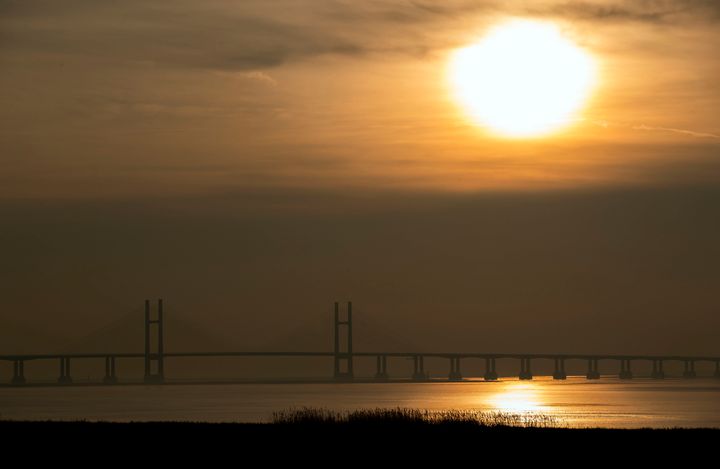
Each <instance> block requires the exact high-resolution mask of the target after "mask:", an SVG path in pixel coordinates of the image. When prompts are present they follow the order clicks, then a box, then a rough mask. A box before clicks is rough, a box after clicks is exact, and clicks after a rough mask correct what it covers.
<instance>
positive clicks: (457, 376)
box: [448, 357, 462, 381]
mask: <svg viewBox="0 0 720 469" xmlns="http://www.w3.org/2000/svg"><path fill="white" fill-rule="evenodd" d="M448 380H449V381H462V373H460V357H450V374H449V375H448Z"/></svg>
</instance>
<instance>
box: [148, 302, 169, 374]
mask: <svg viewBox="0 0 720 469" xmlns="http://www.w3.org/2000/svg"><path fill="white" fill-rule="evenodd" d="M153 325H155V330H156V332H157V339H156V343H155V346H156V347H157V350H156V351H155V352H152V347H151V345H152V343H151V342H152V341H151V340H150V339H151V329H152V326H153ZM164 358H165V352H164V344H163V300H162V299H159V300H158V304H157V319H150V300H145V382H146V383H148V384H159V383H163V382H165V363H164Z"/></svg>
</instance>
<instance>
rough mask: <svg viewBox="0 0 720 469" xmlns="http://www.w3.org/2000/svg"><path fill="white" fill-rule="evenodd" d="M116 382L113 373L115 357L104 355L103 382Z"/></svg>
mask: <svg viewBox="0 0 720 469" xmlns="http://www.w3.org/2000/svg"><path fill="white" fill-rule="evenodd" d="M117 382H118V380H117V376H116V375H115V357H105V377H104V378H103V383H105V384H116V383H117Z"/></svg>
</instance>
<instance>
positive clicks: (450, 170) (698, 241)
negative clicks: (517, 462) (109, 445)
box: [0, 0, 720, 354]
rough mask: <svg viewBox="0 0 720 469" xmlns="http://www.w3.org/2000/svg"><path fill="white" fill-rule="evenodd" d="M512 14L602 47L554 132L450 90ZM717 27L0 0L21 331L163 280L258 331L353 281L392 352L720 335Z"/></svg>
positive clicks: (590, 347)
mask: <svg viewBox="0 0 720 469" xmlns="http://www.w3.org/2000/svg"><path fill="white" fill-rule="evenodd" d="M512 19H523V20H533V21H544V22H551V23H553V24H555V25H557V27H558V28H560V30H561V31H562V33H563V34H564V35H565V36H566V37H567V38H570V39H571V40H572V41H573V42H575V43H576V44H577V45H578V46H579V47H581V48H583V50H585V51H586V52H587V53H589V54H590V55H591V56H592V57H593V58H594V60H595V61H596V63H597V67H598V78H597V86H596V87H595V88H594V90H593V92H592V94H591V96H590V98H589V100H588V102H587V103H586V104H585V106H583V108H582V109H581V111H580V112H579V113H578V115H577V117H576V119H575V120H574V121H573V122H572V125H570V126H568V127H567V128H564V129H562V130H561V131H559V132H557V133H554V134H552V135H549V136H543V137H536V138H525V139H511V138H505V137H502V136H499V135H496V134H494V133H493V132H492V130H491V129H488V128H486V127H483V126H482V125H477V123H476V122H473V121H472V120H470V119H469V118H468V117H467V115H466V114H465V113H464V111H463V109H462V106H461V105H459V103H458V102H457V100H456V99H455V98H454V95H453V90H452V89H451V86H450V84H449V80H448V63H449V60H450V57H452V54H453V53H454V52H455V51H457V50H458V49H460V48H463V47H465V46H467V45H469V44H472V43H474V42H476V41H478V39H479V38H481V37H483V35H484V34H486V33H487V31H489V30H490V29H491V28H493V27H494V26H496V25H498V24H501V23H503V22H505V21H509V20H512ZM718 26H720V6H718V3H717V2H715V1H710V0H705V1H703V0H696V1H691V0H688V1H680V0H663V1H661V0H655V1H653V0H636V1H615V0H608V1H600V0H597V1H578V2H567V1H544V0H540V1H504V2H500V1H459V0H458V1H456V0H452V1H446V2H441V3H438V2H430V1H399V0H397V1H390V0H388V1H365V2H353V1H329V0H312V1H305V0H293V1H289V0H288V1H282V0H278V1H267V0H263V1H255V0H245V1H243V2H235V1H216V0H207V1H202V2H197V1H190V0H176V1H173V2H163V1H155V0H143V1H139V0H126V1H122V2H116V1H105V0H103V1H98V0H65V1H63V2H57V1H53V0H23V1H20V0H0V103H2V106H0V168H2V169H1V170H0V242H1V243H2V249H3V262H2V265H1V266H0V281H1V282H2V284H3V285H4V286H5V287H7V289H6V291H5V292H4V293H3V295H1V297H0V317H1V318H3V319H4V320H5V321H6V324H8V326H7V327H6V329H5V332H3V333H0V337H3V335H2V334H4V345H3V344H0V349H3V351H6V352H10V351H11V350H5V349H6V348H9V347H10V346H11V345H12V346H13V347H24V348H27V349H32V350H34V351H46V349H47V348H48V347H51V348H62V347H67V344H68V343H71V342H72V341H73V340H79V339H78V338H80V337H85V336H86V335H87V333H88V332H89V331H92V330H94V329H95V328H102V327H104V325H107V324H108V323H110V322H112V321H116V320H118V318H121V317H123V315H125V314H127V313H129V312H131V311H135V310H137V308H138V307H140V306H141V305H142V301H143V300H144V299H145V298H155V297H159V296H162V297H164V298H165V299H166V302H167V304H168V308H169V310H168V311H172V308H173V307H174V308H175V309H176V310H181V311H183V314H184V315H185V316H186V317H189V318H191V319H192V320H194V321H196V322H197V323H199V324H203V327H204V328H205V329H207V330H208V331H211V332H212V333H216V334H219V335H223V337H225V339H226V340H228V341H235V342H237V343H240V344H242V345H243V346H250V345H253V346H257V347H263V346H266V345H267V344H274V343H277V341H279V340H282V338H283V337H291V336H293V334H295V335H298V334H300V333H299V332H297V331H299V330H306V329H303V327H307V328H308V329H307V330H311V329H312V330H317V329H318V328H319V329H322V328H323V327H326V326H327V324H326V322H327V321H329V320H330V313H331V305H332V302H333V301H336V300H340V301H345V300H347V299H352V300H353V301H355V302H356V304H357V305H358V306H357V307H358V308H359V311H362V312H363V314H365V316H366V317H367V319H368V321H369V322H371V323H373V324H375V325H376V327H378V328H380V329H383V328H385V329H386V330H388V331H390V330H393V331H398V333H397V334H395V335H393V334H391V335H390V336H391V337H394V339H392V338H386V339H384V340H385V341H384V342H382V344H381V345H382V346H386V345H387V346H392V343H391V342H393V340H399V339H397V337H398V336H403V337H407V341H408V342H407V343H412V344H417V347H422V348H425V349H430V350H431V349H435V348H449V347H456V348H460V349H462V350H477V349H478V348H481V349H483V350H489V349H493V350H501V351H508V352H512V351H515V350H518V351H525V350H527V351H528V352H531V351H538V352H544V351H548V352H556V351H557V352H562V351H567V352H570V351H577V352H593V351H598V352H601V353H608V352H613V351H617V352H620V351H627V353H666V352H667V353H713V354H720V349H718V343H717V334H716V331H717V330H718V327H720V319H718V318H719V317H720V315H718V314H717V312H718V301H717V295H716V286H717V285H718V282H719V281H720V273H719V271H718V269H717V267H716V266H717V265H718V261H720V248H719V247H718V243H717V239H718V235H719V234H720V232H719V228H720V217H719V216H718V209H717V207H718V203H719V202H720V57H719V56H718V54H717V51H718V50H720V28H719V27H718ZM171 305H172V306H171ZM138 317H140V316H138ZM316 326H317V327H316ZM313 328H315V329H313ZM30 330H34V331H35V334H36V336H35V337H34V338H28V339H27V340H19V339H18V337H20V336H21V335H22V336H26V335H27V336H28V337H30V336H31V335H32V334H31V333H30V332H29V331H30ZM13 331H15V332H13ZM18 331H23V332H22V334H21V333H20V332H18ZM713 331H714V332H713ZM300 335H303V334H300ZM309 336H310V335H309V334H308V337H309ZM480 338H482V340H480ZM188 340H190V339H188ZM288 340H289V339H288ZM313 340H315V339H311V338H308V339H307V340H306V341H305V342H306V343H304V344H303V339H298V346H301V345H305V346H307V347H311V348H313V347H314V348H317V347H315V345H314V344H315V343H316V342H313ZM317 340H320V339H317ZM403 340H405V339H403ZM235 342H233V343H235ZM330 344H331V342H330V339H329V338H328V341H327V346H328V347H329V346H330ZM182 345H184V344H178V347H181V346H182ZM321 346H325V344H324V343H323V344H321ZM368 346H369V345H368Z"/></svg>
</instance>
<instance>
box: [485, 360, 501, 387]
mask: <svg viewBox="0 0 720 469" xmlns="http://www.w3.org/2000/svg"><path fill="white" fill-rule="evenodd" d="M484 378H485V381H497V379H498V374H497V371H495V359H494V358H486V359H485V376H484Z"/></svg>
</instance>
